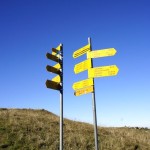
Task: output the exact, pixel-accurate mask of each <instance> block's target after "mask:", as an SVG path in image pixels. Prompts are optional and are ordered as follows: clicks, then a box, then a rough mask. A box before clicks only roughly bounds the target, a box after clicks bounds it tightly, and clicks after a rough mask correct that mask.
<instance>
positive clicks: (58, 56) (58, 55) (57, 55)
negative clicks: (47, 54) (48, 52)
mask: <svg viewBox="0 0 150 150" xmlns="http://www.w3.org/2000/svg"><path fill="white" fill-rule="evenodd" d="M52 55H54V56H56V57H57V58H60V57H61V55H60V54H57V53H55V52H52Z"/></svg>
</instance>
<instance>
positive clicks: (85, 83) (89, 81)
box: [72, 78, 93, 90]
mask: <svg viewBox="0 0 150 150" xmlns="http://www.w3.org/2000/svg"><path fill="white" fill-rule="evenodd" d="M91 85H93V79H92V78H90V79H86V80H82V81H79V82H75V83H74V84H73V86H72V88H73V89H74V90H77V89H82V88H84V87H87V86H91Z"/></svg>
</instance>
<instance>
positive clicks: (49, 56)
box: [46, 53, 59, 62]
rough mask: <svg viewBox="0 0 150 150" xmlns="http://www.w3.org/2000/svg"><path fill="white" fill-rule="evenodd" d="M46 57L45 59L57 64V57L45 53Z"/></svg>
mask: <svg viewBox="0 0 150 150" xmlns="http://www.w3.org/2000/svg"><path fill="white" fill-rule="evenodd" d="M46 57H47V58H48V59H51V60H53V61H56V62H59V58H58V57H57V56H54V55H52V54H50V53H47V54H46Z"/></svg>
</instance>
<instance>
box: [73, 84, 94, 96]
mask: <svg viewBox="0 0 150 150" xmlns="http://www.w3.org/2000/svg"><path fill="white" fill-rule="evenodd" d="M93 91H94V89H93V86H89V87H85V88H83V89H80V90H77V91H75V92H74V95H75V96H80V95H83V94H88V93H91V92H93Z"/></svg>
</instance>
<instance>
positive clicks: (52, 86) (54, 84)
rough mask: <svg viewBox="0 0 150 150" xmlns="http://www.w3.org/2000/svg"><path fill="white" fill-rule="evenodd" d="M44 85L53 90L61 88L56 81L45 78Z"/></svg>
mask: <svg viewBox="0 0 150 150" xmlns="http://www.w3.org/2000/svg"><path fill="white" fill-rule="evenodd" d="M45 84H46V87H47V88H50V89H53V90H60V89H61V85H60V84H59V83H57V82H54V81H51V80H46V83H45Z"/></svg>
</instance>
